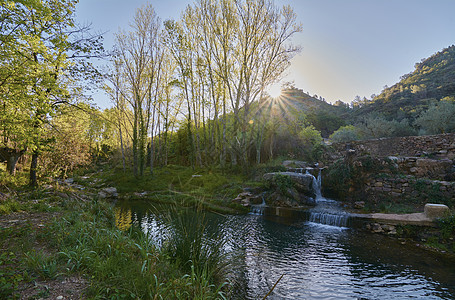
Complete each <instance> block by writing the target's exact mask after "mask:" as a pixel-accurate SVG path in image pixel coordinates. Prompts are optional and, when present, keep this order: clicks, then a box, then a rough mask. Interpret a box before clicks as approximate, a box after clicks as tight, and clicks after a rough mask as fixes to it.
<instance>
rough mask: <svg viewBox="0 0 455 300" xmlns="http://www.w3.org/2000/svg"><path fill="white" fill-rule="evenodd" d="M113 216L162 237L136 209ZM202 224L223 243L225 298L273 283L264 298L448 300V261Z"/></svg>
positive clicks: (308, 225)
mask: <svg viewBox="0 0 455 300" xmlns="http://www.w3.org/2000/svg"><path fill="white" fill-rule="evenodd" d="M159 210H160V209H158V211H159ZM116 215H117V216H116V217H117V220H118V221H119V222H118V223H119V224H120V226H123V227H124V229H125V228H127V227H129V226H130V225H129V224H133V225H132V226H140V227H141V228H142V230H143V231H144V232H148V233H149V234H150V236H151V238H153V239H154V240H156V242H157V243H158V244H159V243H160V240H161V239H162V237H163V232H165V231H166V230H168V229H167V228H168V226H167V224H166V222H165V221H163V220H164V219H163V218H161V217H160V216H159V213H157V210H154V209H152V207H151V206H147V205H146V204H143V203H142V204H139V203H129V204H126V203H121V204H118V207H117V213H116ZM207 222H208V223H209V224H210V228H211V229H212V230H216V231H217V232H218V233H219V236H222V237H225V238H227V240H228V243H227V246H226V251H228V252H229V253H232V257H233V260H232V262H231V265H230V266H231V267H232V280H233V282H234V284H235V291H236V292H235V294H234V295H233V298H237V299H262V298H263V297H264V296H265V295H266V294H267V293H268V292H269V291H270V290H271V289H272V287H273V286H274V284H275V283H276V282H277V281H278V280H279V279H280V278H281V280H279V282H278V283H277V284H276V287H275V289H274V290H273V292H272V294H271V295H270V296H269V297H268V298H267V299H412V298H414V299H455V259H454V258H453V257H450V256H444V255H439V254H435V253H431V252H428V251H425V250H422V249H420V248H417V247H414V246H412V245H406V244H405V245H402V244H401V243H400V242H399V241H398V240H395V239H390V238H387V237H384V236H380V235H373V234H368V233H362V232H359V231H356V230H353V229H348V228H340V227H336V226H328V225H321V224H317V223H312V222H308V221H303V220H298V219H294V220H289V219H280V218H273V219H270V218H266V217H263V216H257V215H242V216H230V215H228V216H221V215H217V214H209V215H208V216H207ZM122 224H123V225H122ZM125 224H126V225H125Z"/></svg>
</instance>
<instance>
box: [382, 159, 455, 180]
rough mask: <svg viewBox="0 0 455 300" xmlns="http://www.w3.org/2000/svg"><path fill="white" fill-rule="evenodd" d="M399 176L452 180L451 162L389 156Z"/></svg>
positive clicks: (447, 160) (448, 160)
mask: <svg viewBox="0 0 455 300" xmlns="http://www.w3.org/2000/svg"><path fill="white" fill-rule="evenodd" d="M388 159H390V160H391V161H392V162H393V163H394V164H395V166H396V168H397V171H398V172H399V173H401V174H405V175H412V176H415V177H419V178H429V179H437V180H450V181H451V180H452V179H451V178H452V177H453V176H451V175H452V173H453V161H452V160H450V159H430V158H424V157H396V156H389V157H388Z"/></svg>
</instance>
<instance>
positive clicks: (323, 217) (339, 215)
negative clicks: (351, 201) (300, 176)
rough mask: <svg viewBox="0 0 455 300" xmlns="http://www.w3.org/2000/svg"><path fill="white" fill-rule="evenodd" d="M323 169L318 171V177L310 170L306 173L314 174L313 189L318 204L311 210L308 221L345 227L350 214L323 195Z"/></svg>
mask: <svg viewBox="0 0 455 300" xmlns="http://www.w3.org/2000/svg"><path fill="white" fill-rule="evenodd" d="M321 173H322V172H321V169H319V171H318V175H317V177H315V176H314V175H312V174H311V173H310V172H309V170H308V169H307V170H306V174H310V175H311V176H313V190H314V193H315V195H316V196H315V203H316V206H315V207H314V208H312V209H311V210H310V211H309V215H308V221H309V222H311V223H316V224H323V225H329V226H336V227H342V228H345V227H347V226H348V222H349V214H348V213H346V212H345V211H343V209H342V208H341V206H340V204H339V203H338V202H337V201H335V200H331V199H326V198H324V197H323V196H322V191H321V186H322V174H321Z"/></svg>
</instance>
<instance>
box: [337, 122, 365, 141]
mask: <svg viewBox="0 0 455 300" xmlns="http://www.w3.org/2000/svg"><path fill="white" fill-rule="evenodd" d="M360 138H361V134H360V130H359V129H358V128H357V127H355V126H353V125H347V126H343V127H340V128H339V129H338V130H337V131H335V132H334V133H332V134H331V135H330V139H331V140H332V141H333V142H335V143H343V142H350V141H357V140H360Z"/></svg>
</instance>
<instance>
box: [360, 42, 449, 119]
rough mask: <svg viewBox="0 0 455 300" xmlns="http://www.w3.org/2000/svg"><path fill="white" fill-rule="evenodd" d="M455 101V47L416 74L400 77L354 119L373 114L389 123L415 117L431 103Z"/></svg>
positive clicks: (426, 61) (418, 65)
mask: <svg viewBox="0 0 455 300" xmlns="http://www.w3.org/2000/svg"><path fill="white" fill-rule="evenodd" d="M445 97H455V46H454V45H452V46H450V47H448V48H445V49H443V50H442V51H440V52H437V53H436V54H434V55H432V56H430V57H429V58H427V59H424V60H422V61H421V62H420V63H416V64H415V70H414V71H413V72H411V73H409V74H406V75H403V76H401V80H400V81H399V82H398V83H396V84H394V85H393V86H391V87H386V88H385V89H384V90H383V91H382V92H381V94H379V95H378V96H376V97H374V98H373V99H372V100H371V102H369V103H366V104H365V105H363V106H362V107H361V108H359V109H358V110H356V112H354V116H357V117H359V116H361V115H367V114H370V113H372V112H379V113H382V114H384V115H385V116H386V117H388V118H389V119H401V118H404V117H411V118H412V117H415V116H416V115H417V114H418V113H419V112H421V111H422V110H425V109H426V108H428V106H429V104H430V103H432V102H436V101H439V100H441V99H443V98H445Z"/></svg>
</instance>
